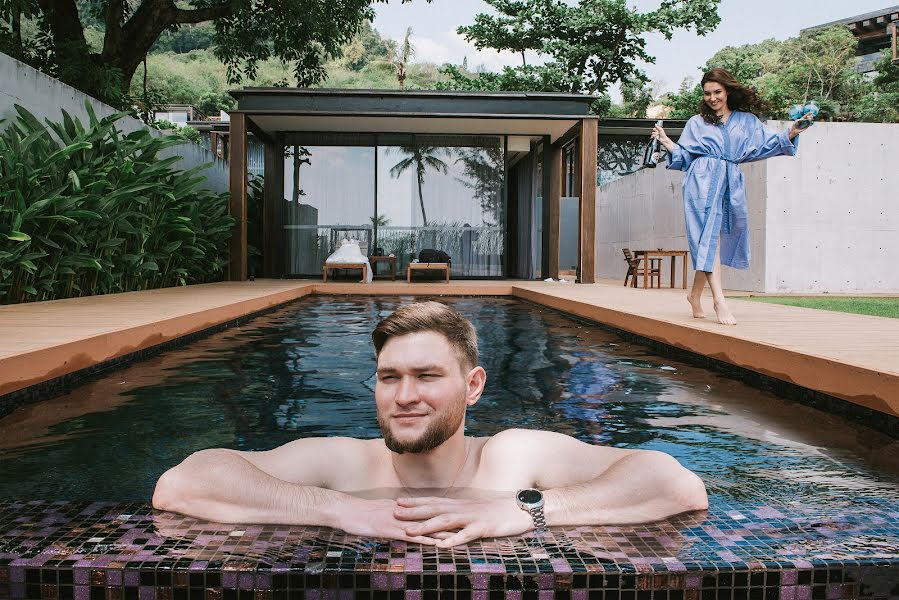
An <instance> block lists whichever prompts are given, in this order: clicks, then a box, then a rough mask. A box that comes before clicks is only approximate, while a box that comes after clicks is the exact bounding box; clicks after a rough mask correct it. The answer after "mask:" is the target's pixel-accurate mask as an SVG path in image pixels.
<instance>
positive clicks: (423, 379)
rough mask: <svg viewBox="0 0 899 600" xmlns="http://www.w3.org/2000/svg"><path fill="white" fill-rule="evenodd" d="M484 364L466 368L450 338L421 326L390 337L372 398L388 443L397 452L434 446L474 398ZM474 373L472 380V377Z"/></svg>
mask: <svg viewBox="0 0 899 600" xmlns="http://www.w3.org/2000/svg"><path fill="white" fill-rule="evenodd" d="M477 372H480V373H483V369H481V368H479V367H478V368H475V369H473V370H471V371H468V370H466V369H465V368H464V367H463V366H462V365H461V364H460V361H459V357H458V356H457V355H456V353H455V352H454V351H453V349H452V347H451V346H450V343H449V341H448V340H447V339H446V337H445V336H443V335H442V334H440V333H436V332H433V331H423V332H418V333H410V334H408V335H403V336H399V337H394V338H390V339H389V340H388V341H387V343H386V344H384V346H383V347H382V348H381V354H380V355H379V356H378V372H377V383H376V384H375V402H376V404H377V411H378V424H379V425H380V426H381V433H382V435H383V436H384V441H385V442H386V444H387V447H388V448H389V449H390V450H392V451H394V452H398V453H403V452H412V453H417V452H427V451H429V450H433V449H434V448H436V447H437V446H439V445H440V444H442V443H443V442H445V441H446V440H448V439H449V438H450V437H451V436H452V435H453V434H454V433H456V432H457V431H458V430H459V429H460V427H461V426H462V421H463V420H464V418H465V408H466V406H467V405H469V404H474V403H475V402H477V399H478V397H479V396H480V394H481V390H482V389H483V380H480V382H478V381H477V379H478V373H477ZM472 378H474V379H475V381H472Z"/></svg>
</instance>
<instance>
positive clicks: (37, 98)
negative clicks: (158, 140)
mask: <svg viewBox="0 0 899 600" xmlns="http://www.w3.org/2000/svg"><path fill="white" fill-rule="evenodd" d="M87 99H90V101H91V103H92V104H93V108H94V112H95V113H96V115H97V117H98V118H103V117H105V116H107V115H111V114H113V113H115V112H117V111H116V110H115V109H114V108H112V107H111V106H108V105H106V104H103V103H102V102H100V101H99V100H96V99H94V98H91V97H90V96H87V95H85V94H83V93H81V92H79V91H78V90H76V89H75V88H73V87H71V86H68V85H66V84H64V83H62V82H60V81H58V80H56V79H53V78H52V77H50V76H48V75H45V74H43V73H41V72H40V71H38V70H36V69H33V68H31V67H29V66H28V65H26V64H24V63H22V62H19V61H17V60H15V59H13V58H11V57H9V56H7V55H5V54H2V53H0V119H3V120H5V121H7V122H11V121H14V120H15V119H16V117H17V113H16V110H15V107H14V106H13V105H14V104H18V105H20V106H22V107H24V108H26V109H27V110H28V111H29V112H30V113H32V114H33V115H34V116H35V117H37V119H38V120H39V121H41V122H42V123H43V122H44V120H45V119H50V120H52V121H60V120H62V111H63V110H65V111H66V112H68V113H69V114H70V115H72V116H73V117H77V118H78V119H80V120H81V122H82V123H84V124H87V122H88V116H87V111H86V110H85V108H84V101H85V100H87ZM0 127H3V125H0ZM142 128H146V126H145V125H144V124H143V123H142V122H141V121H140V120H139V119H134V118H131V117H125V118H124V119H121V120H120V121H119V129H120V131H122V132H124V133H130V132H132V131H136V130H138V129H142ZM151 132H152V133H153V134H154V135H162V134H161V133H159V132H158V131H157V130H151ZM159 155H160V157H161V158H167V157H169V156H176V155H177V156H181V157H182V160H180V161H178V162H177V163H175V167H176V168H180V169H190V168H192V167H195V166H197V165H201V164H205V163H213V165H212V166H211V167H210V168H208V169H206V172H205V175H206V182H204V183H203V184H201V185H202V186H203V187H206V188H208V189H211V190H214V191H217V192H227V191H228V163H227V162H226V161H223V160H221V159H220V158H218V157H217V156H215V155H214V154H213V153H212V152H210V151H209V149H208V148H205V147H203V146H199V145H197V144H194V143H185V144H183V145H181V146H175V147H172V148H166V149H165V150H163V151H162V152H160V153H159Z"/></svg>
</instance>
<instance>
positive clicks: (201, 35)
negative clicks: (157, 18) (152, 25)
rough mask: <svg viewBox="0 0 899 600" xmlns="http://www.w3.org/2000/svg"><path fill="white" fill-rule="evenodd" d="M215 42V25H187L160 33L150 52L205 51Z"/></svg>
mask: <svg viewBox="0 0 899 600" xmlns="http://www.w3.org/2000/svg"><path fill="white" fill-rule="evenodd" d="M214 40H215V25H213V24H212V23H197V24H187V25H182V26H181V27H177V28H173V29H170V30H168V31H164V32H162V35H160V36H159V39H158V40H156V43H155V44H153V48H152V50H151V51H152V52H175V53H176V54H183V53H185V52H190V51H191V50H206V49H207V48H210V47H212V44H213V42H214Z"/></svg>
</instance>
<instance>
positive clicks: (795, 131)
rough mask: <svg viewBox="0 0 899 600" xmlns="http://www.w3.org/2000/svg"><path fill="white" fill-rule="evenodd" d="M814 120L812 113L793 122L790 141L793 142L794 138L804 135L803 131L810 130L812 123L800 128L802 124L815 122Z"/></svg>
mask: <svg viewBox="0 0 899 600" xmlns="http://www.w3.org/2000/svg"><path fill="white" fill-rule="evenodd" d="M814 120H815V116H814V115H813V114H811V113H807V114H805V115H802V117H801V118H799V119H796V120H795V121H793V126H792V127H790V139H791V140H792V139H793V138H794V137H796V136H797V135H799V134H800V133H802V132H803V131H805V130H806V129H808V128H809V126H810V125H811V123H809V124H808V125H806V126H804V127H799V124H800V123H802V122H803V121H811V122H814Z"/></svg>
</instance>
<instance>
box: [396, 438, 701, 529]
mask: <svg viewBox="0 0 899 600" xmlns="http://www.w3.org/2000/svg"><path fill="white" fill-rule="evenodd" d="M482 460H483V461H485V463H486V464H484V467H486V468H488V469H490V470H491V471H495V470H496V469H498V468H500V466H501V465H503V464H505V465H506V468H505V472H507V473H509V472H512V471H513V470H514V469H512V468H511V464H517V465H522V464H523V465H528V467H527V469H528V472H527V473H524V474H519V475H520V476H521V477H524V479H521V478H519V479H517V481H516V482H515V487H530V486H535V487H537V488H539V489H541V490H544V501H545V506H544V509H543V510H544V514H545V515H546V522H547V525H550V526H553V525H608V524H622V523H643V522H650V521H657V520H660V519H664V518H665V517H669V516H672V515H676V514H679V513H682V512H686V511H690V510H703V509H706V508H708V498H707V496H706V491H705V485H704V484H703V483H702V480H701V479H699V477H697V476H696V475H694V474H693V473H691V472H690V471H688V470H687V469H685V468H684V467H682V466H681V465H680V464H679V463H678V462H677V461H676V460H675V459H674V458H672V457H671V456H668V455H667V454H664V453H661V452H653V451H646V450H625V449H621V448H610V447H603V446H593V445H591V444H585V443H583V442H580V441H578V440H575V439H574V438H571V437H569V436H566V435H562V434H557V433H552V432H546V431H530V430H508V431H505V432H503V433H501V434H498V435H497V436H494V439H492V440H491V441H490V442H489V443H488V446H487V447H485V449H484V455H483V456H482ZM498 479H499V480H501V479H502V475H498ZM512 493H514V492H510V495H509V497H508V498H501V499H496V498H492V499H485V500H451V499H442V498H417V499H415V498H413V499H401V500H400V501H399V502H398V504H399V505H400V507H399V508H398V510H397V516H398V517H399V518H400V519H408V520H415V521H421V523H410V524H409V526H408V527H407V532H408V533H410V534H414V535H429V536H433V537H437V538H440V539H442V541H441V542H440V543H439V544H438V545H440V546H455V545H458V544H464V543H466V542H469V541H471V540H473V539H477V538H481V537H494V536H505V535H515V534H518V533H522V532H524V531H527V530H529V529H531V528H532V527H533V523H532V521H531V517H530V515H528V514H527V513H525V512H524V511H522V510H521V509H520V508H518V506H517V504H516V503H515V500H514V498H513V497H512Z"/></svg>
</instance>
